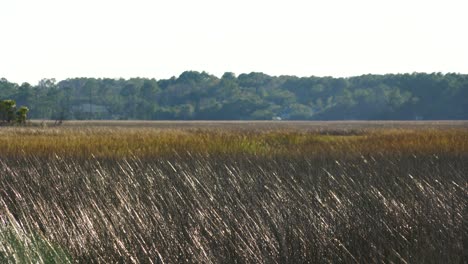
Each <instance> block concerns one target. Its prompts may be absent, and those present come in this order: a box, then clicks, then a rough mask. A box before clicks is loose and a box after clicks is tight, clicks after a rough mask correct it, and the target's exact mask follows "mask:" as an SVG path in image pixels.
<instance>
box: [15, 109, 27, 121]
mask: <svg viewBox="0 0 468 264" xmlns="http://www.w3.org/2000/svg"><path fill="white" fill-rule="evenodd" d="M28 112H29V108H27V107H26V106H22V107H20V108H19V109H18V111H16V121H17V122H18V123H19V124H25V123H26V119H27V115H28Z"/></svg>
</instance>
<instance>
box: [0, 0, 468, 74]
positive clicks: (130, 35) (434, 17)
mask: <svg viewBox="0 0 468 264" xmlns="http://www.w3.org/2000/svg"><path fill="white" fill-rule="evenodd" d="M467 10H468V1H466V0H440V1H434V0H424V1H423V0H391V1H390V0H353V1H351V0H318V1H313V0H309V1H306V0H288V1H279V0H269V1H267V0H237V1H227V0H197V1H194V0H191V1H189V0H171V1H169V0H166V1H156V0H153V1H151V0H41V1H39V0H0V34H1V37H0V77H5V78H7V79H8V80H11V81H15V82H19V83H21V82H24V81H28V82H32V83H36V82H37V81H38V80H39V79H41V78H56V79H59V80H61V79H65V78H68V77H110V78H118V77H124V78H129V77H138V76H139V77H154V78H157V79H160V78H169V77H171V76H178V75H179V74H180V73H181V72H183V71H185V70H198V71H207V72H209V73H212V74H215V75H217V76H221V75H222V73H224V72H226V71H232V72H234V73H236V74H240V73H248V72H251V71H261V72H265V73H267V74H271V75H282V74H287V75H299V76H311V75H316V76H324V75H331V76H352V75H360V74H366V73H399V72H415V71H416V72H439V71H440V72H461V73H468V34H466V31H467V26H468V15H466V11H467Z"/></svg>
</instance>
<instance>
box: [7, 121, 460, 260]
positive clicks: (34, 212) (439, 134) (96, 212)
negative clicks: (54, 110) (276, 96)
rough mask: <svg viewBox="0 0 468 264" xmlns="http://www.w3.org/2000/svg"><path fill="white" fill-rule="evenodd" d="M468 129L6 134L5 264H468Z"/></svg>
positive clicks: (143, 126)
mask: <svg viewBox="0 0 468 264" xmlns="http://www.w3.org/2000/svg"><path fill="white" fill-rule="evenodd" d="M467 160H468V122H466V121H425V122H415V123H412V122H363V121H356V122H242V121H234V122H231V121H229V122H164V121H160V122H139V121H134V122H130V121H123V122H115V121H109V122H102V121H101V122H98V121H90V122H89V121H80V122H78V121H69V122H68V121H67V122H64V123H63V124H62V125H61V126H53V122H52V123H49V122H44V123H43V124H41V121H32V123H30V125H29V126H26V127H19V126H18V127H0V175H1V177H0V262H2V263H54V262H55V263H76V262H78V263H99V262H101V263H119V262H120V263H123V262H125V263H127V262H128V263H324V262H325V263H356V262H357V263H381V262H384V263H390V262H392V263H464V262H466V260H468V256H467V255H466V251H464V248H465V245H464V243H466V213H467V210H468V202H467V201H466V197H467V196H468V190H467V182H466V175H468V163H467Z"/></svg>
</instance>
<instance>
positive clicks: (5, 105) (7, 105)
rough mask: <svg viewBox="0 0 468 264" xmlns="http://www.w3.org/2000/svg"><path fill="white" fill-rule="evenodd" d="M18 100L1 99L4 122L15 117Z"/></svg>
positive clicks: (0, 107)
mask: <svg viewBox="0 0 468 264" xmlns="http://www.w3.org/2000/svg"><path fill="white" fill-rule="evenodd" d="M15 109H16V102H15V101H14V100H3V101H0V115H1V117H2V120H3V121H4V122H7V123H10V122H11V121H13V120H14V119H15Z"/></svg>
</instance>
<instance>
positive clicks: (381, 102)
mask: <svg viewBox="0 0 468 264" xmlns="http://www.w3.org/2000/svg"><path fill="white" fill-rule="evenodd" d="M1 99H11V100H14V101H16V102H17V103H18V104H20V105H28V106H29V107H30V108H31V109H32V111H31V113H30V117H31V118H33V119H53V120H67V119H140V120H272V119H273V120H350V119H356V120H376V119H379V120H385V119H394V120H424V119H468V75H465V74H455V73H449V74H442V73H430V74H428V73H412V74H386V75H362V76H357V77H350V78H333V77H315V76H311V77H296V76H269V75H267V74H264V73H261V72H252V73H248V74H240V75H239V76H236V75H235V74H233V73H230V72H227V73H225V74H224V75H223V76H222V77H220V78H219V77H216V76H214V75H210V74H208V73H206V72H196V71H186V72H183V73H182V74H181V75H180V76H179V77H172V78H170V79H161V80H155V79H145V78H132V79H128V80H125V79H108V78H104V79H95V78H74V79H66V80H63V81H60V82H57V81H56V80H55V79H43V80H41V81H40V82H39V83H38V84H37V85H31V84H29V83H23V84H21V85H18V84H16V83H12V82H9V81H8V80H6V79H0V100H1ZM5 107H7V108H8V107H9V106H5ZM12 113H13V114H12ZM13 119H14V112H11V111H9V110H4V111H3V114H2V120H3V121H4V122H11V120H13ZM8 120H9V121H8Z"/></svg>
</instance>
